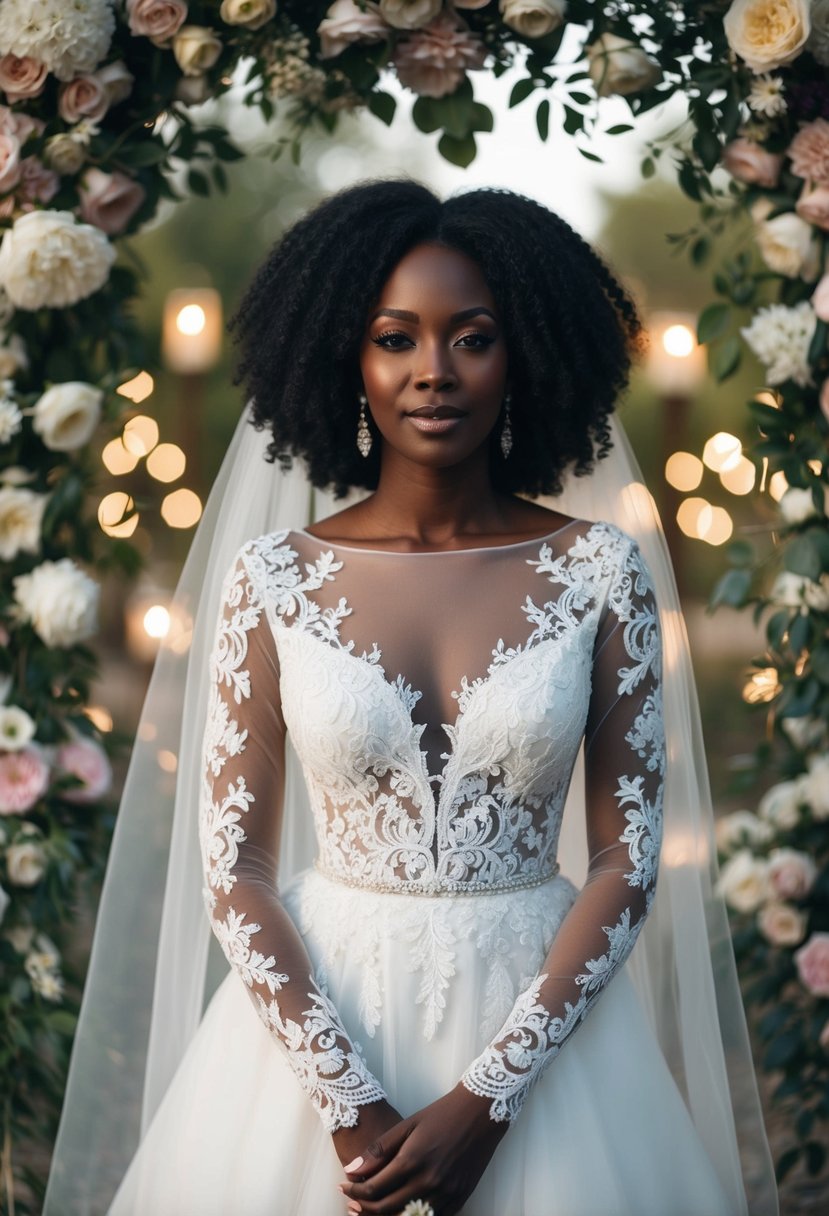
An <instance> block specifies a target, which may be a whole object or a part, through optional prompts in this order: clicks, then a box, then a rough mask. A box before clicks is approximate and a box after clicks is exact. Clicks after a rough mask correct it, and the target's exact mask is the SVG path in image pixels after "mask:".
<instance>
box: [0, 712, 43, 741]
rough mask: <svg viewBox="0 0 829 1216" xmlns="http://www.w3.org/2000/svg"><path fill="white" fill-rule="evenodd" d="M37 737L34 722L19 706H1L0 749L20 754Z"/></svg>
mask: <svg viewBox="0 0 829 1216" xmlns="http://www.w3.org/2000/svg"><path fill="white" fill-rule="evenodd" d="M34 735H35V724H34V720H33V719H32V718H31V717H30V715H29V714H27V713H26V711H25V709H21V708H20V706H19V705H3V706H0V747H2V748H3V749H4V750H5V751H7V752H18V751H20V749H21V747H25V746H26V744H27V743H31V741H32V739H33V738H34Z"/></svg>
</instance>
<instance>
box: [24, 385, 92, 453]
mask: <svg viewBox="0 0 829 1216" xmlns="http://www.w3.org/2000/svg"><path fill="white" fill-rule="evenodd" d="M103 400H104V394H103V393H102V391H101V390H100V389H99V388H95V387H94V386H93V385H91V384H85V383H84V382H83V381H82V380H67V381H65V382H64V383H63V384H53V385H52V387H51V388H47V390H46V392H45V393H44V394H43V395H42V396H41V397H40V398H39V399H38V401H37V402H36V404H35V406H34V410H33V422H32V426H33V428H34V430H35V431H36V432H37V434H38V435H40V438H41V439H42V440H43V443H44V444H45V446H46V447H47V448H49V449H50V450H51V451H53V452H74V451H75V449H76V448H82V447H83V446H84V444H85V443H89V440H90V439H91V438H92V436H93V435H94V433H95V428H96V426H97V425H98V422H99V420H100V417H101V405H102V403H103Z"/></svg>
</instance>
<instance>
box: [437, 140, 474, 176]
mask: <svg viewBox="0 0 829 1216" xmlns="http://www.w3.org/2000/svg"><path fill="white" fill-rule="evenodd" d="M477 151H478V149H477V147H476V146H475V136H474V135H472V134H469V135H465V136H464V137H463V139H455V138H454V137H453V136H452V135H442V136H441V138H440V140H439V141H438V152H440V154H441V156H442V157H443V159H444V160H448V161H449V163H450V164H451V165H459V166H460V168H461V169H466V168H467V166H468V165H471V164H472V162H473V160H474V159H475V154H476V152H477Z"/></svg>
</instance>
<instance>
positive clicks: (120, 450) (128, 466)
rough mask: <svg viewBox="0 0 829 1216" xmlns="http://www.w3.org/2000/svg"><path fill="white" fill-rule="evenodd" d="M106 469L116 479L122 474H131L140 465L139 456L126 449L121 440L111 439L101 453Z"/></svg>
mask: <svg viewBox="0 0 829 1216" xmlns="http://www.w3.org/2000/svg"><path fill="white" fill-rule="evenodd" d="M101 460H102V461H103V462H104V467H105V468H106V470H107V471H108V472H109V473H112V475H113V476H114V477H118V476H120V475H121V474H122V473H131V472H132V471H133V469H134V468H135V466H136V465H137V464H138V456H137V455H136V454H135V452H130V451H129V450H128V449H127V448H125V447H124V445H123V443H122V442H121V440H120V439H110V441H109V443H108V444H107V445H106V447H105V448H104V450H103V451H102V452H101Z"/></svg>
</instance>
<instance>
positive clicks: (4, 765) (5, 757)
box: [0, 747, 49, 815]
mask: <svg viewBox="0 0 829 1216" xmlns="http://www.w3.org/2000/svg"><path fill="white" fill-rule="evenodd" d="M48 785H49V766H48V764H47V763H46V761H45V760H44V759H43V757H42V756H41V754H40V752H39V751H37V750H36V749H35V748H33V747H23V748H21V749H20V751H16V752H0V815H20V814H22V813H23V812H24V811H28V810H29V809H30V808H31V807H33V806H34V804H35V803H36V802H37V800H38V798H40V797H42V795H43V794H45V793H46V790H47V788H48Z"/></svg>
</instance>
